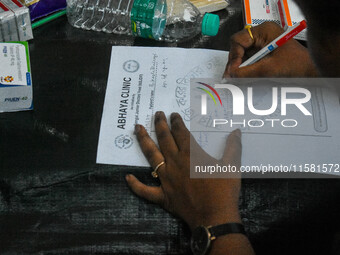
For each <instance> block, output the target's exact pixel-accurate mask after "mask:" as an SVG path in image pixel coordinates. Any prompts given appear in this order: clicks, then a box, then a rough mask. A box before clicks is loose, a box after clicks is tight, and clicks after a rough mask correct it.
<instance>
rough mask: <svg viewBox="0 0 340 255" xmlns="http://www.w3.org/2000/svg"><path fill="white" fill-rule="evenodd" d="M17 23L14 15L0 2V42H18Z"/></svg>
mask: <svg viewBox="0 0 340 255" xmlns="http://www.w3.org/2000/svg"><path fill="white" fill-rule="evenodd" d="M18 40H19V35H18V31H17V22H16V18H15V15H14V13H13V12H12V11H11V10H10V9H9V8H7V6H5V5H4V4H3V3H1V2H0V42H3V41H5V42H10V41H18Z"/></svg>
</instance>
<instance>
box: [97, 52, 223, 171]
mask: <svg viewBox="0 0 340 255" xmlns="http://www.w3.org/2000/svg"><path fill="white" fill-rule="evenodd" d="M227 60H228V52H225V51H216V50H207V49H180V48H156V47H152V48H149V47H124V46H122V47H120V46H118V47H117V46H114V47H112V53H111V64H110V71H109V78H108V84H107V89H106V96H105V103H104V110H103V116H102V122H101V128H100V136H99V143H98V152H97V163H102V164H113V165H131V166H149V163H148V162H147V160H146V159H145V157H144V155H143V153H142V151H141V149H140V148H139V145H138V142H137V140H136V138H135V136H134V134H133V131H134V126H135V124H142V125H144V127H145V128H146V129H147V131H148V132H149V134H150V135H151V137H152V138H153V139H154V140H155V141H156V136H155V132H154V124H153V116H154V114H155V112H156V111H164V113H165V114H166V116H170V114H171V113H172V112H178V113H180V114H181V115H182V117H183V119H184V121H185V123H186V125H187V126H189V122H190V79H192V78H200V77H204V78H215V79H221V78H222V75H223V72H224V69H225V66H226V63H227Z"/></svg>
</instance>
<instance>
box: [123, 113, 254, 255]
mask: <svg viewBox="0 0 340 255" xmlns="http://www.w3.org/2000/svg"><path fill="white" fill-rule="evenodd" d="M155 129H156V134H157V140H158V144H159V147H158V146H157V145H156V144H155V143H154V142H153V140H152V139H151V138H150V136H149V135H148V133H147V131H146V130H145V128H144V127H143V126H141V125H136V128H135V134H136V136H137V139H138V142H139V144H140V147H141V149H142V151H143V153H144V155H145V156H146V158H147V159H148V161H149V162H150V164H151V166H152V167H153V168H154V167H155V166H157V165H158V164H159V163H160V162H162V161H163V160H164V161H165V162H166V163H165V164H164V165H163V166H161V167H160V168H159V170H158V174H159V180H160V182H161V186H159V187H155V186H147V185H145V184H143V183H141V182H140V181H139V180H137V178H136V177H135V176H133V175H127V176H126V180H127V182H128V185H129V186H130V188H131V189H132V191H133V192H134V193H136V194H137V195H138V196H140V197H142V198H144V199H146V200H149V201H151V202H154V203H157V204H159V205H161V206H162V207H163V208H164V209H166V210H167V211H169V212H171V213H173V214H174V215H176V216H178V217H180V218H182V219H183V220H184V221H185V222H186V223H187V224H188V225H189V227H190V229H191V230H193V229H195V228H196V227H197V226H199V225H204V226H214V225H219V224H224V223H227V222H241V218H240V215H239V211H238V200H239V192H240V186H241V180H240V176H233V177H234V178H232V179H231V178H228V179H190V170H189V169H190V151H191V153H192V155H191V156H192V158H194V159H197V160H196V162H195V163H197V164H202V163H203V162H204V164H206V165H210V164H216V163H219V164H231V165H235V166H237V167H240V162H241V150H242V148H241V132H240V131H239V130H236V131H234V132H232V133H231V134H230V135H229V137H228V139H227V145H226V149H225V152H224V155H223V158H222V159H221V160H216V159H214V158H212V157H210V156H209V155H208V154H207V153H205V152H204V151H203V150H202V149H201V148H200V146H199V145H198V144H197V143H194V144H193V145H192V146H191V147H190V137H191V134H190V132H189V131H188V129H187V128H186V127H185V124H184V122H183V120H182V118H181V117H180V115H179V114H177V113H174V114H172V115H171V127H169V126H168V124H167V120H166V117H165V115H164V113H163V112H157V113H156V115H155ZM192 139H193V138H192ZM210 254H212V255H219V254H237V255H250V254H254V251H253V249H252V247H251V245H250V243H249V240H248V238H247V237H246V236H244V235H241V234H231V235H227V236H223V237H220V238H217V239H216V240H215V241H213V245H212V250H211V252H210Z"/></svg>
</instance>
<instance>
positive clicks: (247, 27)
mask: <svg viewBox="0 0 340 255" xmlns="http://www.w3.org/2000/svg"><path fill="white" fill-rule="evenodd" d="M251 28H252V26H251V25H246V26H245V27H244V29H247V30H248V33H249V35H250V37H251V39H253V40H254V36H253V33H252V32H251Z"/></svg>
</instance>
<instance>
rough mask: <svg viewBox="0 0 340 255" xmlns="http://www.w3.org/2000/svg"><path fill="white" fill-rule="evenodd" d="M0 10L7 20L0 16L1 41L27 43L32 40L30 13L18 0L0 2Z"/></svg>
mask: <svg viewBox="0 0 340 255" xmlns="http://www.w3.org/2000/svg"><path fill="white" fill-rule="evenodd" d="M0 8H1V10H2V14H3V15H7V19H4V17H1V16H0V26H1V33H2V37H3V40H2V41H5V42H6V41H27V40H30V39H32V38H33V32H32V26H31V18H30V11H29V9H28V8H27V7H26V6H24V5H22V4H21V3H20V2H19V1H18V0H0ZM0 15H1V14H0ZM8 25H10V26H9V27H8Z"/></svg>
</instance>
